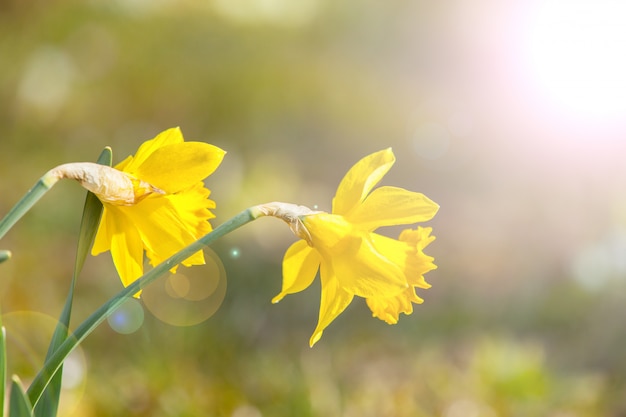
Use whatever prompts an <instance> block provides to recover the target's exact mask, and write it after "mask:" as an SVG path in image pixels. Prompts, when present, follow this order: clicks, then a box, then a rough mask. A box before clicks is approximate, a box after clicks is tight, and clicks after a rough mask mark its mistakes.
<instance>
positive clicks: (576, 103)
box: [527, 0, 626, 122]
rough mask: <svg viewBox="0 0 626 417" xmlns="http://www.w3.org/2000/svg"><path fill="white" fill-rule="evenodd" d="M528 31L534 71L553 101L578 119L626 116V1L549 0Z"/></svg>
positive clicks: (615, 120)
mask: <svg viewBox="0 0 626 417" xmlns="http://www.w3.org/2000/svg"><path fill="white" fill-rule="evenodd" d="M534 12H535V13H534V16H533V20H532V21H531V25H530V28H529V32H528V43H527V48H528V53H529V61H530V62H529V64H530V66H531V71H532V73H533V75H534V77H536V81H537V82H538V83H539V86H540V88H541V89H542V91H543V93H544V94H546V95H547V96H548V97H547V98H548V100H550V101H552V102H553V103H555V104H556V105H557V106H558V107H559V108H560V109H563V110H565V111H566V112H567V113H569V114H570V115H571V116H573V117H581V118H584V119H586V120H588V121H596V122H619V121H620V119H621V121H623V119H624V115H626V53H624V47H625V46H626V2H623V1H621V0H598V1H593V2H592V1H588V0H550V1H546V2H541V3H540V6H539V7H538V8H537V9H536V10H535V11H534Z"/></svg>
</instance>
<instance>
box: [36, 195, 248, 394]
mask: <svg viewBox="0 0 626 417" xmlns="http://www.w3.org/2000/svg"><path fill="white" fill-rule="evenodd" d="M259 216H260V213H258V212H257V211H256V210H255V207H252V208H249V209H246V210H244V211H242V212H241V213H239V214H237V215H236V216H234V217H232V218H231V219H229V220H227V221H226V222H224V223H222V224H221V225H220V226H218V227H216V228H215V229H214V230H213V231H212V232H210V233H208V234H206V235H204V236H203V237H201V238H200V239H198V240H197V241H195V242H194V243H192V244H190V245H189V246H187V247H185V248H184V249H182V250H181V251H179V252H177V253H176V254H174V255H172V256H171V257H169V258H168V259H166V260H165V261H163V262H161V263H160V264H159V265H157V266H155V267H154V268H153V269H152V270H150V271H149V272H148V273H146V274H144V275H143V276H142V277H141V278H139V279H138V280H136V281H135V282H133V283H132V284H130V285H129V286H128V287H126V288H124V289H123V290H122V291H120V292H119V293H117V294H116V295H115V296H114V297H113V298H111V299H110V300H108V301H107V302H105V303H104V304H103V305H102V306H100V308H98V309H97V310H96V311H95V312H93V313H92V314H91V315H90V316H89V317H88V318H87V319H86V320H85V321H84V322H82V323H81V324H80V325H79V326H78V327H77V328H76V330H75V331H74V333H73V334H72V335H70V336H69V337H68V338H67V339H66V340H65V342H63V343H62V344H61V345H60V346H59V347H58V349H57V350H56V351H55V352H54V353H53V354H52V355H50V356H49V357H48V359H47V360H46V362H45V363H44V366H43V367H42V369H41V370H40V371H39V373H38V374H37V375H36V376H35V378H34V379H33V381H32V383H31V385H30V387H29V388H28V391H27V394H28V398H29V400H30V402H31V404H33V406H35V404H37V401H39V398H40V397H41V395H42V393H43V391H44V389H45V388H46V386H47V385H48V383H49V382H50V379H51V378H52V377H53V375H54V373H55V372H56V371H57V369H59V367H60V366H61V364H62V363H63V361H64V360H65V358H67V356H68V355H69V354H70V353H71V352H72V351H73V350H74V349H75V348H76V347H77V346H78V345H79V344H80V343H81V342H82V341H83V340H84V339H85V338H86V337H87V336H88V335H89V334H90V333H91V332H93V331H94V329H95V328H96V327H98V325H100V323H102V322H103V321H104V320H105V319H106V318H107V317H109V316H110V315H111V314H112V313H113V312H114V311H115V310H116V309H117V308H118V307H120V306H121V305H122V304H123V303H124V302H125V301H126V299H128V298H130V297H132V296H133V295H134V294H136V293H137V292H138V291H139V290H141V289H143V288H145V287H146V286H148V285H150V284H151V283H152V282H153V281H155V280H156V279H157V278H159V277H160V276H161V275H163V274H165V273H166V272H167V271H169V270H170V269H172V268H173V267H174V266H175V265H177V264H179V263H181V262H182V261H184V260H185V259H187V258H188V257H190V256H191V255H193V254H194V253H196V252H198V251H199V250H201V249H202V248H203V247H204V246H208V245H210V244H212V243H213V242H215V241H216V240H217V239H219V238H220V237H222V236H224V235H226V234H228V233H230V232H232V231H233V230H235V229H237V228H239V227H241V226H243V225H244V224H246V223H249V222H251V221H252V220H255V219H256V218H258V217H259Z"/></svg>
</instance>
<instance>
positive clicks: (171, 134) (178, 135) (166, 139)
mask: <svg viewBox="0 0 626 417" xmlns="http://www.w3.org/2000/svg"><path fill="white" fill-rule="evenodd" d="M184 140H185V139H184V138H183V134H182V132H181V131H180V128H179V127H173V128H171V129H167V130H165V131H163V132H161V133H159V134H158V135H157V136H156V137H155V138H154V139H150V140H147V141H145V142H144V143H142V144H141V146H140V147H139V149H137V153H135V156H129V157H128V158H126V159H125V160H124V161H122V162H120V163H119V164H117V165H116V166H115V168H117V169H119V170H120V171H124V172H134V171H136V170H137V168H138V167H139V166H140V165H141V164H143V163H144V161H145V160H146V159H147V158H148V157H149V156H150V155H152V153H154V152H155V151H156V150H157V149H159V148H162V147H163V146H167V145H173V144H176V143H182V142H184Z"/></svg>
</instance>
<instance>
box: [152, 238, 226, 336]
mask: <svg viewBox="0 0 626 417" xmlns="http://www.w3.org/2000/svg"><path fill="white" fill-rule="evenodd" d="M204 255H205V256H204V258H205V261H206V264H205V265H195V266H193V267H191V268H179V269H178V272H177V273H176V274H169V275H166V276H163V277H161V278H159V279H157V280H156V281H155V282H154V283H152V284H151V285H149V286H148V287H147V288H145V289H144V290H143V293H142V295H141V299H142V301H143V303H144V305H145V306H146V309H148V311H150V312H151V313H152V314H153V315H154V316H155V317H156V318H158V319H159V320H161V321H163V322H165V323H168V324H171V325H174V326H192V325H194V324H198V323H201V322H203V321H205V320H207V319H208V318H209V317H211V316H212V315H213V314H215V312H216V311H217V309H218V308H219V307H220V305H221V304H222V301H223V300H224V296H225V295H226V271H225V269H224V265H223V264H222V262H221V261H220V259H219V258H218V256H217V255H216V254H215V252H213V251H212V250H211V249H208V248H206V249H205V250H204Z"/></svg>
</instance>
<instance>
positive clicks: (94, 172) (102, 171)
mask: <svg viewBox="0 0 626 417" xmlns="http://www.w3.org/2000/svg"><path fill="white" fill-rule="evenodd" d="M64 178H68V179H73V180H76V181H78V182H79V183H80V184H81V185H82V186H83V187H84V188H86V189H87V190H89V191H91V192H92V193H94V194H95V195H96V196H97V197H98V198H99V199H100V201H102V202H103V203H109V204H115V205H120V206H132V205H134V204H137V203H138V202H140V201H141V200H143V199H144V198H146V197H147V196H148V195H150V194H153V193H157V194H165V192H164V191H163V190H160V189H159V188H157V187H155V186H154V185H152V184H148V183H147V182H145V181H142V180H140V179H138V178H134V177H132V176H131V175H129V174H127V173H125V172H122V171H119V170H117V169H115V168H111V167H109V166H106V165H100V164H95V163H92V162H76V163H69V164H63V165H59V166H58V167H56V168H53V169H51V170H50V171H48V173H47V174H46V175H45V176H44V179H45V181H50V186H51V185H52V184H54V183H56V182H57V181H58V180H60V179H64Z"/></svg>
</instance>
